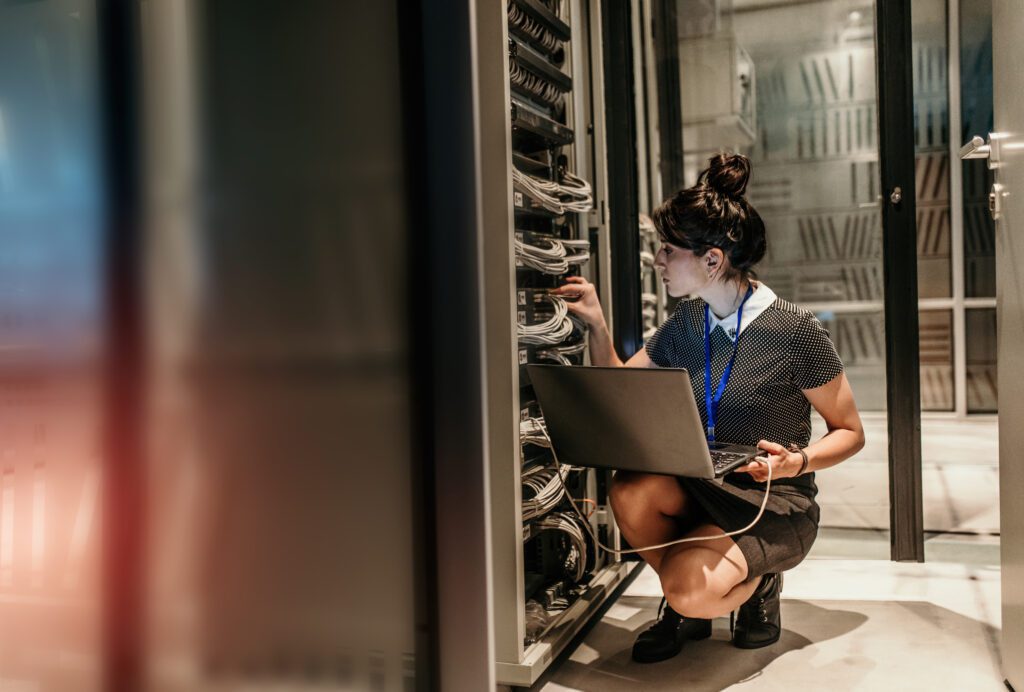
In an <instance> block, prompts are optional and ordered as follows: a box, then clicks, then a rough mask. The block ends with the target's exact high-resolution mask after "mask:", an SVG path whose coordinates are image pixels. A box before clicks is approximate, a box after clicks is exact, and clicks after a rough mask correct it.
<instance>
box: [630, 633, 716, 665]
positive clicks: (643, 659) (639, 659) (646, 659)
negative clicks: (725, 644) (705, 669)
mask: <svg viewBox="0 0 1024 692" xmlns="http://www.w3.org/2000/svg"><path fill="white" fill-rule="evenodd" d="M710 637H711V628H710V627H708V631H707V633H704V632H701V633H700V634H699V635H697V636H696V637H687V638H686V639H684V640H683V643H682V644H681V645H680V646H679V648H678V649H676V650H675V651H674V652H672V653H671V654H669V655H668V656H637V655H636V653H633V661H635V662H636V663H661V662H662V661H667V660H669V659H670V658H675V657H676V656H678V655H679V652H680V651H682V650H683V646H685V645H686V642H699V641H701V640H704V639H708V638H710Z"/></svg>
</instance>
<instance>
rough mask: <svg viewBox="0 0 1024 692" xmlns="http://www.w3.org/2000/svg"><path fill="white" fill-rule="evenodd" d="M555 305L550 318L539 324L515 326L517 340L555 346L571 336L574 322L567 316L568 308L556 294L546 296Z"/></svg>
mask: <svg viewBox="0 0 1024 692" xmlns="http://www.w3.org/2000/svg"><path fill="white" fill-rule="evenodd" d="M547 298H548V300H550V301H551V303H552V305H554V306H555V314H554V315H552V316H551V319H549V320H547V321H546V322H541V323H540V324H520V325H518V327H517V334H518V337H519V341H520V342H521V343H524V344H533V345H541V346H557V345H559V344H561V343H562V342H564V341H565V340H567V339H568V338H569V337H570V336H572V334H573V332H574V331H575V323H574V322H573V321H572V320H571V319H570V318H569V308H567V307H566V306H565V301H564V300H562V299H561V298H559V297H558V296H547Z"/></svg>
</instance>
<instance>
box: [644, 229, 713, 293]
mask: <svg viewBox="0 0 1024 692" xmlns="http://www.w3.org/2000/svg"><path fill="white" fill-rule="evenodd" d="M707 259H708V256H707V255H705V256H704V257H698V256H697V255H696V254H694V252H693V250H687V249H686V248H682V247H679V246H678V245H673V244H672V243H667V242H665V241H662V243H661V248H660V249H659V250H658V254H657V255H655V256H654V266H655V268H656V269H657V270H658V271H659V272H661V280H662V282H663V283H664V284H665V292H666V293H668V294H669V295H670V296H672V297H673V298H681V297H683V296H688V295H697V294H698V293H700V291H701V289H703V288H705V287H707V286H708V284H710V283H711V281H710V280H709V278H708V268H707Z"/></svg>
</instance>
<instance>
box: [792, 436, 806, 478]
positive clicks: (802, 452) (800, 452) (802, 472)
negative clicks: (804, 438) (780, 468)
mask: <svg viewBox="0 0 1024 692" xmlns="http://www.w3.org/2000/svg"><path fill="white" fill-rule="evenodd" d="M789 451H791V452H797V453H799V454H800V456H801V457H803V459H804V462H803V463H802V464H800V470H799V471H797V474H796V475H797V476H802V475H804V472H805V471H806V470H807V464H809V463H810V459H808V458H807V452H805V451H804V450H802V449H800V448H799V447H797V446H796V442H790V443H789ZM794 478H795V476H794Z"/></svg>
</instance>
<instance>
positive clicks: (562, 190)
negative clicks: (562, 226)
mask: <svg viewBox="0 0 1024 692" xmlns="http://www.w3.org/2000/svg"><path fill="white" fill-rule="evenodd" d="M512 183H513V185H515V186H518V187H520V188H521V189H522V190H523V191H524V192H526V193H527V194H528V195H530V197H532V198H533V199H535V200H537V202H538V203H539V204H540V205H541V206H542V207H544V208H545V209H547V210H548V211H550V212H553V213H555V214H565V213H567V212H580V213H582V212H588V211H590V210H591V209H592V208H593V206H594V197H593V192H592V190H591V188H590V183H588V182H587V181H586V180H583V179H582V178H578V177H576V176H575V175H573V174H572V173H569V172H568V171H566V172H565V174H564V175H563V176H562V182H561V183H556V182H552V181H550V180H544V179H543V178H537V177H534V176H532V175H529V174H527V173H523V172H522V171H521V170H519V169H518V168H513V169H512Z"/></svg>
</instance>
